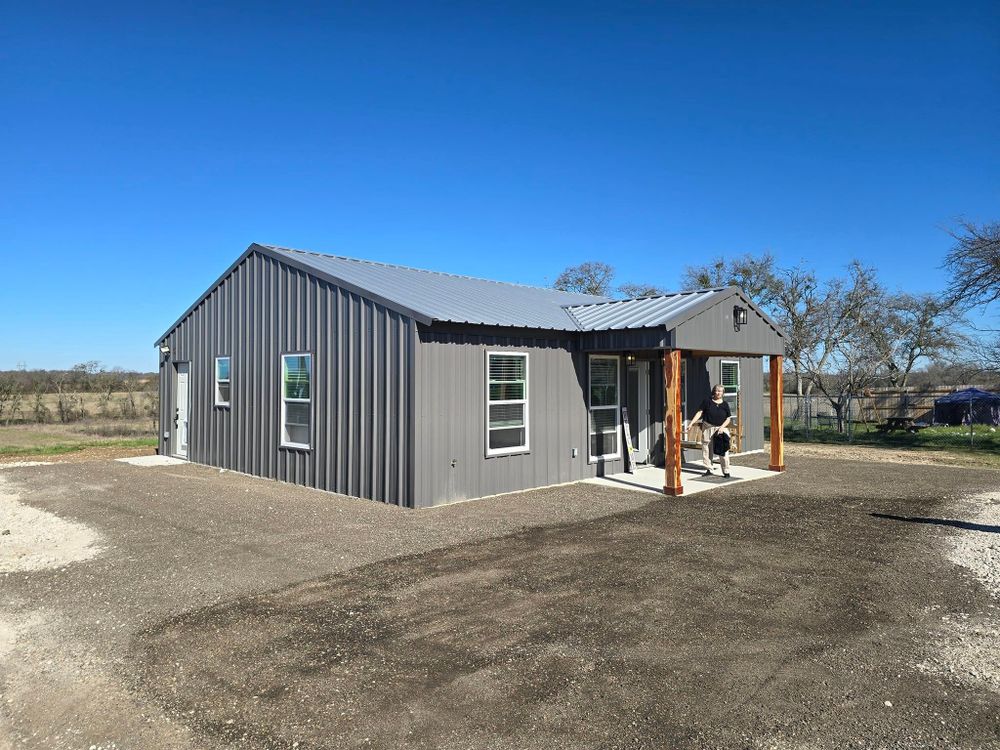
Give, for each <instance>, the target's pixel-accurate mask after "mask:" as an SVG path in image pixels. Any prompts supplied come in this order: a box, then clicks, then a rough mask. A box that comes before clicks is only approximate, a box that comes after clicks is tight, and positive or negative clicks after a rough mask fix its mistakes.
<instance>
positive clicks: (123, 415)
mask: <svg viewBox="0 0 1000 750" xmlns="http://www.w3.org/2000/svg"><path fill="white" fill-rule="evenodd" d="M158 408H159V376H158V375H157V373H153V372H134V371H130V370H125V369H122V368H120V367H114V368H111V369H106V368H105V367H104V366H102V365H101V363H100V362H96V361H90V362H81V363H80V364H77V365H74V366H73V367H71V368H70V369H68V370H28V369H18V370H0V424H4V425H10V424H13V423H22V422H36V423H44V422H63V423H66V422H76V421H79V420H81V419H87V418H89V417H100V418H102V419H136V418H139V417H147V416H148V417H155V416H156V414H157V411H158Z"/></svg>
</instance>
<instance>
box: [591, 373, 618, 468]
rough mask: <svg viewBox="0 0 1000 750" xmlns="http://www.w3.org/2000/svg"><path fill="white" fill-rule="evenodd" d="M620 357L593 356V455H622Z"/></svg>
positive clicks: (613, 456)
mask: <svg viewBox="0 0 1000 750" xmlns="http://www.w3.org/2000/svg"><path fill="white" fill-rule="evenodd" d="M619 362H620V360H619V358H618V357H607V356H592V357H591V358H590V432H589V437H590V458H591V459H597V458H617V457H618V456H619V455H620V452H619V450H618V441H619V440H620V439H621V438H620V436H619V432H620V431H621V422H620V420H621V407H620V403H619V401H620V399H619V393H618V389H619V375H618V368H619Z"/></svg>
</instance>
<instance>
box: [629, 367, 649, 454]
mask: <svg viewBox="0 0 1000 750" xmlns="http://www.w3.org/2000/svg"><path fill="white" fill-rule="evenodd" d="M626 375H627V380H626V386H625V399H626V400H625V405H626V406H627V407H628V428H629V433H630V434H631V436H632V447H633V448H635V461H636V463H639V464H645V463H649V436H650V430H649V362H634V363H632V364H630V365H629V366H628V371H627V373H626Z"/></svg>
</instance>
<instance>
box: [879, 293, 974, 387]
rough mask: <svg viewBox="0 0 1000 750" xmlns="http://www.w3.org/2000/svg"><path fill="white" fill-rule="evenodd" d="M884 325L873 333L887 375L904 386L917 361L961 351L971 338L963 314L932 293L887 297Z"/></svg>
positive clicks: (942, 356) (894, 383) (892, 381)
mask: <svg viewBox="0 0 1000 750" xmlns="http://www.w3.org/2000/svg"><path fill="white" fill-rule="evenodd" d="M884 304H885V308H884V313H883V314H884V324H883V325H882V326H881V327H878V328H875V329H874V330H873V332H872V335H873V337H874V338H875V339H876V341H877V343H878V344H879V346H880V347H881V348H882V350H883V353H882V358H883V359H884V360H885V362H886V369H887V372H886V378H887V379H888V380H889V383H890V384H891V385H893V386H894V387H895V386H902V387H903V388H905V387H906V386H907V384H908V382H909V378H910V374H911V373H912V372H913V369H914V368H915V367H916V365H917V363H919V362H921V361H925V360H931V359H943V358H945V357H948V356H951V355H954V354H956V353H958V352H959V351H960V350H961V349H962V348H963V347H965V346H967V345H968V344H969V343H970V341H969V339H968V337H967V336H965V335H964V334H963V333H962V332H961V330H960V328H961V326H962V324H963V323H964V321H963V319H962V315H961V314H960V313H959V312H958V311H957V310H956V309H955V307H954V306H953V305H951V304H950V303H949V302H948V301H941V300H939V299H938V298H936V297H934V296H933V295H930V294H907V293H899V294H895V295H890V296H887V297H886V299H885V303H884Z"/></svg>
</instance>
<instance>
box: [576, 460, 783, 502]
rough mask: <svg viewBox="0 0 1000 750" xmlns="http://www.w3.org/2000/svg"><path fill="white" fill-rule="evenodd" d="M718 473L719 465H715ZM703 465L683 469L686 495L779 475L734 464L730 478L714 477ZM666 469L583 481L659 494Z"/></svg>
mask: <svg viewBox="0 0 1000 750" xmlns="http://www.w3.org/2000/svg"><path fill="white" fill-rule="evenodd" d="M715 471H716V472H718V471H719V468H718V466H716V467H715ZM704 473H705V469H704V467H701V466H696V465H694V464H686V465H685V466H684V468H683V469H682V472H681V474H682V476H681V484H682V485H683V487H684V493H683V496H686V495H695V494H697V493H699V492H705V491H706V490H711V489H715V488H716V487H728V486H729V485H733V484H739V483H740V482H752V481H754V480H756V479H766V478H767V477H773V476H777V475H778V472H776V471H767V470H766V469H755V468H753V467H750V466H731V467H730V474H731V476H730V478H729V479H726V478H725V477H723V476H722V475H721V474H718V473H717V474H715V475H714V476H711V477H706V476H703V474H704ZM663 479H664V476H663V469H662V468H661V467H658V466H640V467H638V468H637V469H636V470H635V473H634V474H628V473H624V472H623V473H621V474H610V475H608V476H605V477H593V478H592V479H584V480H583V481H584V482H590V483H592V484H600V485H604V486H605V487H617V488H619V489H632V490H636V491H638V492H655V493H656V494H657V495H662V494H663Z"/></svg>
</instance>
